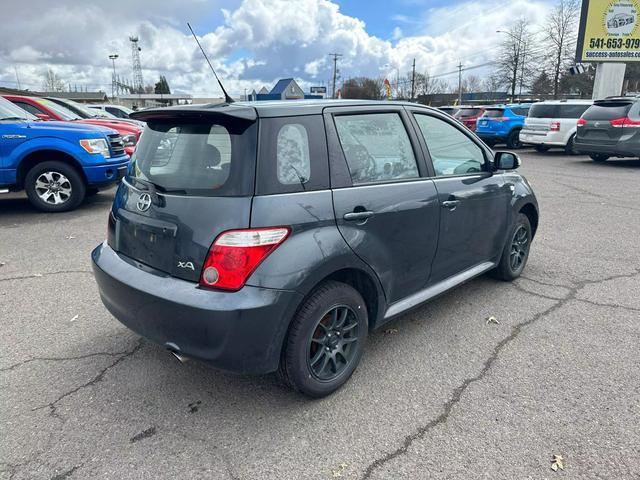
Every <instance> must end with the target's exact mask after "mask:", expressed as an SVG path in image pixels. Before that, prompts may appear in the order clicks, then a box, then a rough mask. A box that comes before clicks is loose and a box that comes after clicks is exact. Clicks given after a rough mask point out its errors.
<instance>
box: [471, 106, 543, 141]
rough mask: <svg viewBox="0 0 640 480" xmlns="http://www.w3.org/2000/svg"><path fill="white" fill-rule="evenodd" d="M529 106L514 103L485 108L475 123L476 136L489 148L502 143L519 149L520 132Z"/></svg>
mask: <svg viewBox="0 0 640 480" xmlns="http://www.w3.org/2000/svg"><path fill="white" fill-rule="evenodd" d="M530 107H531V104H529V103H516V104H507V105H497V106H492V107H487V109H486V111H485V112H484V114H483V115H482V116H481V117H480V118H478V120H477V122H476V134H477V135H478V136H479V137H480V138H481V139H482V140H484V141H485V143H486V144H487V145H489V146H491V147H492V146H494V145H496V144H498V143H504V144H506V145H507V147H508V148H520V147H521V146H522V144H521V143H520V130H521V129H522V127H523V125H524V119H525V118H526V116H527V113H528V112H529V108H530Z"/></svg>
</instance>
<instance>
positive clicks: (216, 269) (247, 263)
mask: <svg viewBox="0 0 640 480" xmlns="http://www.w3.org/2000/svg"><path fill="white" fill-rule="evenodd" d="M290 231H291V230H290V229H289V228H288V227H277V228H253V229H246V230H229V231H227V232H223V233H221V234H220V235H219V236H218V238H216V240H215V241H214V242H213V245H211V248H210V249H209V254H208V255H207V259H206V260H205V262H204V266H203V267H202V273H201V274H200V286H202V287H209V288H220V289H223V290H239V289H241V288H242V287H243V286H244V283H245V282H246V281H247V278H249V276H250V275H251V274H252V273H253V271H254V270H255V269H256V268H257V267H258V265H260V263H261V262H262V261H263V260H264V259H265V258H267V256H268V255H269V254H270V253H271V252H273V251H274V250H275V249H276V248H277V247H278V246H279V245H280V244H281V243H282V242H284V241H285V239H286V238H287V236H288V235H289V232H290Z"/></svg>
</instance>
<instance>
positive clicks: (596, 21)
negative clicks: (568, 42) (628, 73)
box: [576, 0, 640, 62]
mask: <svg viewBox="0 0 640 480" xmlns="http://www.w3.org/2000/svg"><path fill="white" fill-rule="evenodd" d="M638 12H640V0H582V14H581V16H580V30H579V32H578V45H577V51H576V61H577V62H638V61H640V22H639V19H638Z"/></svg>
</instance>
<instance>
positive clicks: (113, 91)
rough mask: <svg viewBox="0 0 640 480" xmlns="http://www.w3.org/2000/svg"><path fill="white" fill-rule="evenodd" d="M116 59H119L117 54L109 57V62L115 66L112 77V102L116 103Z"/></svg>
mask: <svg viewBox="0 0 640 480" xmlns="http://www.w3.org/2000/svg"><path fill="white" fill-rule="evenodd" d="M116 58H118V54H117V53H112V54H111V55H109V60H111V64H112V65H113V74H112V75H111V101H112V102H114V103H115V101H116V86H117V81H116Z"/></svg>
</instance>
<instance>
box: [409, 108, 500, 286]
mask: <svg viewBox="0 0 640 480" xmlns="http://www.w3.org/2000/svg"><path fill="white" fill-rule="evenodd" d="M410 111H411V112H412V118H413V121H414V122H415V123H414V125H415V127H416V130H417V131H418V132H419V136H420V139H421V142H422V145H423V148H425V153H426V154H425V157H427V158H428V159H430V166H431V168H433V175H434V177H433V180H434V184H435V187H436V190H437V192H438V200H439V204H440V207H441V208H440V210H441V215H440V228H439V237H438V249H437V252H436V255H435V259H434V262H433V265H432V269H431V272H432V273H431V280H430V283H435V282H438V281H441V280H444V279H446V278H449V277H451V276H453V275H456V274H458V273H461V272H463V271H465V270H467V269H470V268H473V267H476V266H478V265H480V264H483V263H485V262H490V261H495V260H496V259H497V257H498V256H499V255H500V254H501V252H502V247H503V244H504V237H505V232H506V229H507V222H508V215H507V213H508V205H509V201H510V198H511V188H510V185H507V184H506V183H505V181H504V179H503V177H502V175H500V174H494V173H493V171H492V163H491V161H490V158H491V151H490V150H488V149H487V148H485V147H484V146H483V145H482V143H481V142H480V141H478V140H477V139H476V138H474V137H472V136H471V135H470V134H469V133H467V132H466V131H465V130H464V129H463V128H461V127H460V126H458V125H456V124H454V123H453V122H451V121H449V120H448V119H447V118H446V117H445V116H443V115H440V114H437V113H435V112H431V111H429V110H426V109H419V108H411V109H410Z"/></svg>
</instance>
